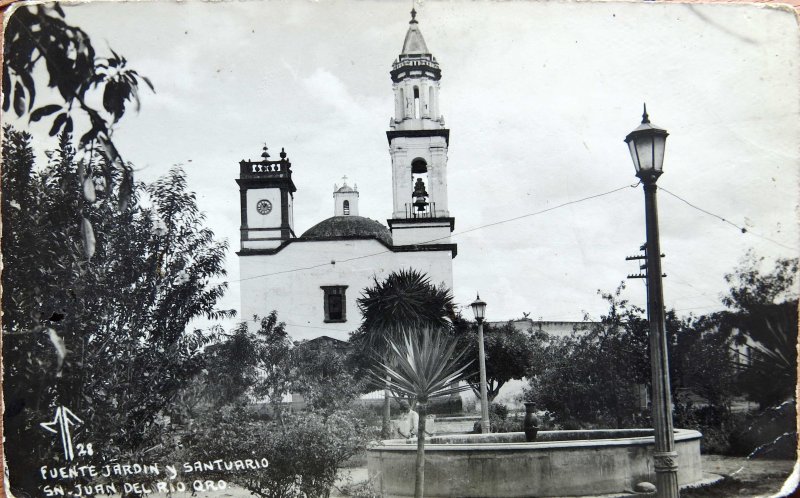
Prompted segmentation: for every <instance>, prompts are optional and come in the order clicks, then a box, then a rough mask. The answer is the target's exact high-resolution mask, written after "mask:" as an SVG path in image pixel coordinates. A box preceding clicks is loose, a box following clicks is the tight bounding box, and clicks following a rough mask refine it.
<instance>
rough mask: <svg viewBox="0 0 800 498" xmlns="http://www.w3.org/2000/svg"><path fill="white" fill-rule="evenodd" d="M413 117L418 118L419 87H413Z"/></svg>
mask: <svg viewBox="0 0 800 498" xmlns="http://www.w3.org/2000/svg"><path fill="white" fill-rule="evenodd" d="M414 118H415V119H419V87H418V86H415V87H414Z"/></svg>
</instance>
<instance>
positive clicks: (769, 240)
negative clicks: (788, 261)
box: [661, 187, 797, 251]
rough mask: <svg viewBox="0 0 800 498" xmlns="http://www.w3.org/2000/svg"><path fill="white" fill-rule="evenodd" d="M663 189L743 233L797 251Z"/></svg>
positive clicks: (665, 190) (667, 191) (662, 188)
mask: <svg viewBox="0 0 800 498" xmlns="http://www.w3.org/2000/svg"><path fill="white" fill-rule="evenodd" d="M661 190H663V191H664V192H666V193H667V194H669V195H671V196H672V197H674V198H676V199H678V200H679V201H681V202H683V203H685V204H686V205H687V206H689V207H691V208H694V209H696V210H698V211H700V212H701V213H705V214H707V215H709V216H713V217H714V218H717V219H719V220H720V221H722V222H723V223H727V224H728V225H730V226H732V227H734V228H736V229H737V230H739V231H741V232H742V233H751V234H753V235H755V236H756V237H760V238H762V239H764V240H766V241H768V242H772V243H773V244H776V245H779V246H781V247H783V248H784V249H789V250H792V251H797V248H796V247H790V246H787V245H785V244H782V243H780V242H778V241H777V240H773V239H770V238H769V237H765V236H764V235H761V234H759V233H756V232H754V231H752V230H750V229H748V228H746V227H743V226H739V225H737V224H736V223H734V222H732V221H730V220H727V219H725V218H723V217H722V216H720V215H718V214H715V213H712V212H711V211H708V210H705V209H703V208H701V207H699V206H696V205H694V204H692V203H691V202H689V201H687V200H686V199H684V198H683V197H681V196H679V195H678V194H674V193H672V192H670V191H669V190H667V189H665V188H664V187H661Z"/></svg>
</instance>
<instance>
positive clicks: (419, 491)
mask: <svg viewBox="0 0 800 498" xmlns="http://www.w3.org/2000/svg"><path fill="white" fill-rule="evenodd" d="M401 333H402V341H395V340H394V339H389V340H388V341H387V342H388V345H389V348H390V353H389V355H388V358H385V359H384V360H382V361H380V360H379V365H380V367H379V368H377V369H376V373H375V374H374V375H375V377H376V379H377V380H378V381H382V380H383V378H384V376H385V378H386V379H387V383H388V384H389V386H390V387H391V388H392V389H394V390H396V391H398V392H400V393H402V394H403V395H405V396H408V397H409V398H410V399H411V400H412V402H415V403H416V408H417V413H419V423H418V426H417V462H416V478H415V479H416V480H415V485H414V497H415V498H422V496H423V494H424V487H425V419H426V416H427V404H428V401H429V400H430V399H431V398H436V397H440V396H446V395H448V394H454V393H457V392H460V391H462V390H464V389H465V387H459V386H457V383H458V381H459V380H461V378H462V377H463V374H464V371H465V370H466V369H467V367H469V366H470V364H471V362H470V363H466V364H465V363H464V361H463V358H464V352H463V351H461V352H459V353H458V354H456V353H455V350H456V342H455V341H454V340H453V339H452V338H450V337H448V336H447V335H445V334H444V333H443V332H442V331H440V330H437V329H433V330H431V329H429V328H424V329H422V330H421V331H420V332H417V331H410V330H409V331H403V332H401Z"/></svg>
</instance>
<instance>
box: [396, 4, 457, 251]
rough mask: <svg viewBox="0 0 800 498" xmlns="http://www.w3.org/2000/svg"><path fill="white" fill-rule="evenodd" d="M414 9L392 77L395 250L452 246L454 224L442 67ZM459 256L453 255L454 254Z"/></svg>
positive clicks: (448, 131) (448, 133) (448, 137)
mask: <svg viewBox="0 0 800 498" xmlns="http://www.w3.org/2000/svg"><path fill="white" fill-rule="evenodd" d="M416 16H417V12H416V10H414V9H412V10H411V21H409V26H408V32H406V37H405V40H404V42H403V49H402V51H401V52H400V55H399V56H398V57H397V59H396V60H395V61H394V63H393V64H392V70H391V72H390V73H389V74H390V75H391V78H392V89H393V90H394V116H393V117H392V118H391V119H390V120H389V131H387V132H386V138H387V139H388V140H389V151H390V154H391V157H392V193H393V196H392V197H393V211H392V218H391V219H389V220H388V223H389V228H391V230H392V239H393V241H394V245H395V246H404V245H414V246H426V245H440V244H450V233H451V232H452V231H453V228H454V227H455V219H454V218H452V217H450V211H449V209H448V206H447V147H448V144H449V141H450V130H448V129H447V128H445V125H444V117H442V115H441V114H440V113H439V81H440V80H441V78H442V72H441V70H440V69H439V63H438V62H436V58H435V57H434V56H433V55H432V54H431V53H430V51H429V50H428V46H427V45H426V44H425V40H424V38H423V37H422V32H420V30H419V22H418V21H417V19H416ZM453 254H455V251H453Z"/></svg>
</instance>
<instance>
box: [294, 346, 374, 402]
mask: <svg viewBox="0 0 800 498" xmlns="http://www.w3.org/2000/svg"><path fill="white" fill-rule="evenodd" d="M323 339H324V338H323ZM341 344H342V345H343V346H341V347H337V346H338V344H335V345H330V344H327V343H325V342H322V341H321V340H314V341H303V342H300V343H296V345H295V348H294V351H293V363H294V365H295V367H296V369H297V375H296V377H295V380H294V381H293V384H292V390H293V392H296V393H298V394H301V395H302V396H303V397H304V398H305V400H306V402H307V403H308V404H309V405H310V406H311V408H312V409H314V410H315V411H317V412H319V413H322V414H324V415H329V414H331V413H333V412H335V411H337V410H340V409H344V408H346V407H347V406H349V405H350V404H351V403H352V402H353V401H354V400H355V399H356V398H357V397H358V395H359V394H361V393H362V392H363V391H364V390H365V389H364V386H363V384H364V381H365V379H361V380H356V378H355V376H354V375H353V373H352V372H351V371H350V368H349V366H348V363H347V360H348V354H349V352H348V351H347V347H348V344H347V343H341Z"/></svg>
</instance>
